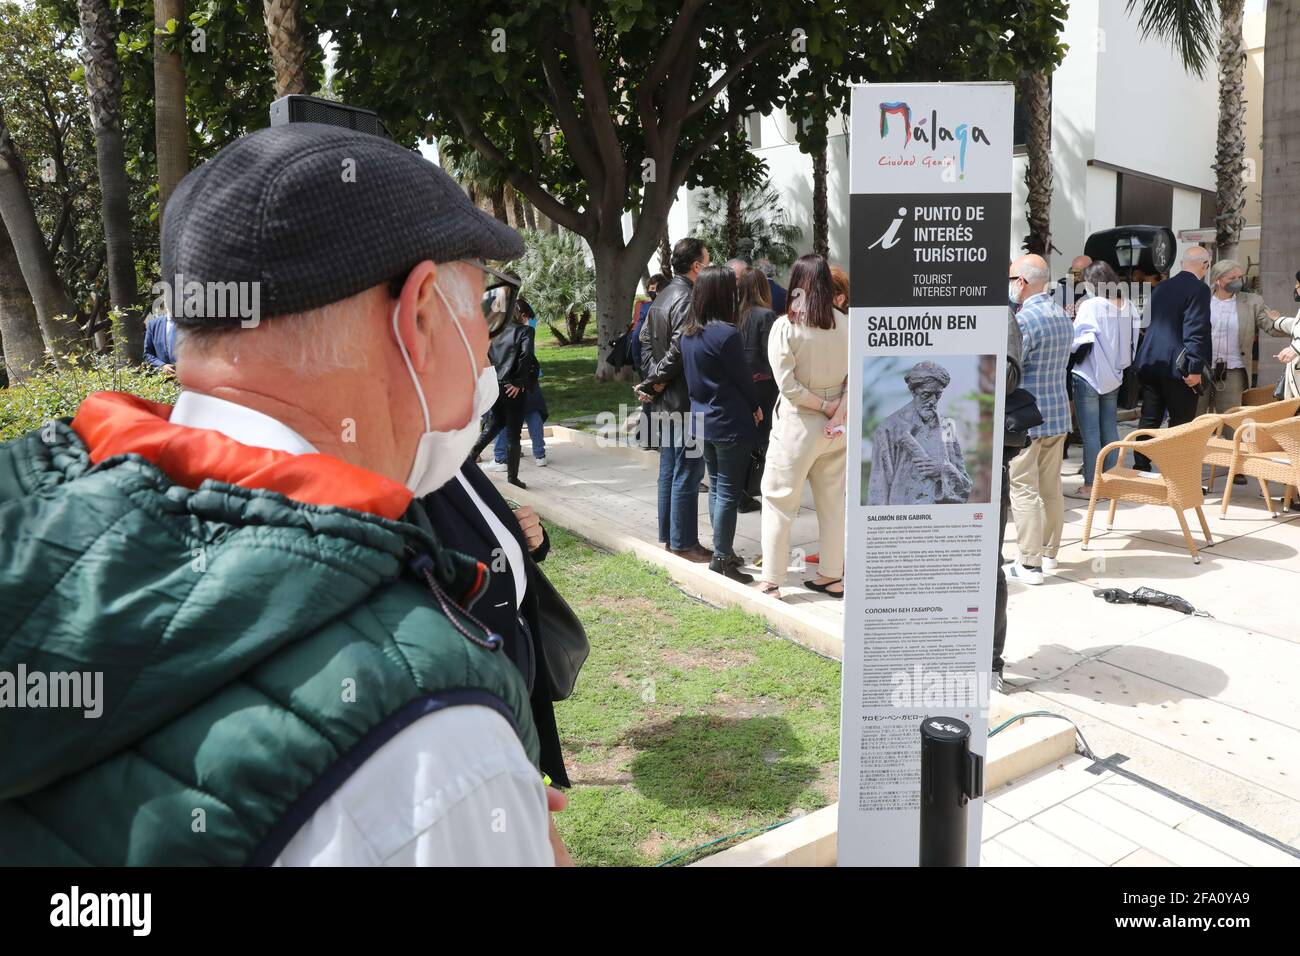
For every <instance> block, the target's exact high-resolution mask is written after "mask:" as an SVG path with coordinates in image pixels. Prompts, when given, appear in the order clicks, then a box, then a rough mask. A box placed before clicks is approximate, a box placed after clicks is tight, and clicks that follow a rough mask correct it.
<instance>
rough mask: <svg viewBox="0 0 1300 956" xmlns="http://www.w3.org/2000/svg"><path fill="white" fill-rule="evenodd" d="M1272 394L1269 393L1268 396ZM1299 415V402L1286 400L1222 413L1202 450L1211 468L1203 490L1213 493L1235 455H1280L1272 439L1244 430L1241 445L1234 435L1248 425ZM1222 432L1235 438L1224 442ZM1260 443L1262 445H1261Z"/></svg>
mask: <svg viewBox="0 0 1300 956" xmlns="http://www.w3.org/2000/svg"><path fill="white" fill-rule="evenodd" d="M1270 394H1271V393H1270ZM1297 412H1300V398H1288V399H1284V400H1283V401H1280V402H1269V403H1268V404H1267V405H1242V406H1239V407H1237V408H1234V409H1232V410H1230V411H1228V412H1225V413H1224V414H1223V415H1222V416H1221V417H1222V419H1223V425H1222V426H1221V427H1220V428H1219V429H1218V430H1216V431H1215V433H1214V434H1213V435H1211V436H1210V441H1209V443H1208V444H1207V445H1206V446H1205V463H1206V464H1207V465H1209V466H1210V480H1209V481H1208V482H1206V488H1208V489H1210V490H1213V489H1214V478H1215V474H1216V473H1217V472H1218V469H1219V468H1220V467H1222V468H1231V466H1232V461H1233V456H1234V455H1235V454H1237V453H1245V454H1247V455H1253V454H1255V453H1257V452H1266V451H1281V449H1280V448H1279V447H1278V446H1277V445H1276V443H1274V442H1273V441H1272V440H1271V439H1268V438H1266V437H1264V436H1263V435H1262V434H1261V433H1260V432H1258V431H1257V430H1254V429H1247V432H1249V434H1246V435H1244V436H1242V440H1241V442H1240V443H1238V442H1237V441H1235V433H1236V432H1237V431H1238V430H1239V429H1241V427H1242V426H1243V425H1245V424H1246V423H1247V422H1253V423H1255V424H1256V425H1259V424H1263V423H1266V422H1280V421H1282V419H1284V418H1290V417H1291V416H1293V415H1295V414H1296V413H1297ZM1225 429H1228V430H1231V431H1232V432H1233V433H1234V438H1224V437H1223V432H1224V430H1225ZM1260 439H1263V444H1260Z"/></svg>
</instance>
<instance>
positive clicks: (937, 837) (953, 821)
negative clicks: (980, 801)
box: [920, 717, 984, 866]
mask: <svg viewBox="0 0 1300 956" xmlns="http://www.w3.org/2000/svg"><path fill="white" fill-rule="evenodd" d="M983 794H984V758H983V757H981V756H980V755H979V754H977V753H972V752H971V749H970V727H969V726H968V725H967V724H966V722H965V721H961V720H958V719H956V718H955V717H927V718H925V720H923V721H921V860H920V862H921V866H965V865H966V830H967V825H966V824H967V815H968V813H969V806H968V805H969V803H970V801H971V800H973V799H975V798H976V797H979V796H982V795H983Z"/></svg>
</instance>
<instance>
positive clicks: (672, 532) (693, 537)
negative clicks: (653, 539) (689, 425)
mask: <svg viewBox="0 0 1300 956" xmlns="http://www.w3.org/2000/svg"><path fill="white" fill-rule="evenodd" d="M692 456H693V457H692ZM703 477H704V458H703V457H702V456H701V455H700V446H699V444H698V443H696V444H693V445H661V446H660V447H659V540H660V541H664V542H667V544H668V547H670V548H672V549H673V550H674V551H686V550H687V549H689V548H694V547H696V546H697V545H698V544H699V543H700V533H699V527H698V521H699V514H698V511H699V497H700V479H701V478H703Z"/></svg>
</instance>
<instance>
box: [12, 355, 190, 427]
mask: <svg viewBox="0 0 1300 956" xmlns="http://www.w3.org/2000/svg"><path fill="white" fill-rule="evenodd" d="M91 392H130V393H131V394H132V395H139V396H140V397H141V398H147V399H149V400H150V401H153V402H165V403H168V404H170V403H172V402H174V401H175V400H176V395H177V394H178V393H179V392H180V386H179V385H178V384H177V383H176V380H175V379H173V378H168V377H166V376H164V375H159V374H157V373H156V372H154V371H152V370H149V369H147V368H144V367H140V366H132V367H127V368H119V367H117V366H115V365H114V364H113V362H112V360H111V359H110V358H108V357H106V356H91V357H87V358H82V359H80V360H78V361H76V362H75V363H73V364H70V365H68V366H67V367H66V368H56V367H54V366H53V365H50V366H49V367H47V368H45V369H42V370H41V371H39V372H37V373H36V374H34V375H31V376H30V377H28V378H27V379H26V380H24V381H22V382H19V383H17V384H13V385H11V386H10V387H9V388H6V389H0V441H9V440H10V439H12V438H17V437H19V436H20V435H25V434H27V433H28V432H30V431H35V430H36V429H38V428H40V427H41V426H42V425H44V424H45V423H46V422H48V421H50V420H51V419H54V418H71V417H72V416H73V415H75V414H76V411H77V406H78V405H80V404H81V401H82V399H84V398H85V397H86V396H87V395H89V394H90V393H91Z"/></svg>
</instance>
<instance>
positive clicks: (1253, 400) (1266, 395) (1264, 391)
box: [1241, 385, 1277, 406]
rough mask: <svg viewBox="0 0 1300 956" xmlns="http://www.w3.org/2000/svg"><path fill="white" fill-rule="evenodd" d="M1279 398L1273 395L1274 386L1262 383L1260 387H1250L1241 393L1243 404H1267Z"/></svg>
mask: <svg viewBox="0 0 1300 956" xmlns="http://www.w3.org/2000/svg"><path fill="white" fill-rule="evenodd" d="M1275 401H1277V399H1276V398H1275V397H1274V395H1273V386H1271V385H1262V386H1260V387H1259V388H1248V389H1246V390H1245V391H1244V392H1242V393H1241V404H1242V405H1243V406H1244V405H1256V406H1258V405H1267V404H1269V403H1270V402H1275Z"/></svg>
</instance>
